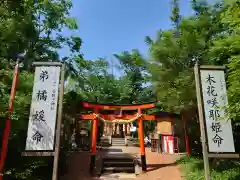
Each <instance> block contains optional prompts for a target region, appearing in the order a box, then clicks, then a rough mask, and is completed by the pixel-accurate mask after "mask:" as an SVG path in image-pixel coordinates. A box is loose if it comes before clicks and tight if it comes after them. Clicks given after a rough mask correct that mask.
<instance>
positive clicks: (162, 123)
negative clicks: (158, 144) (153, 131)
mask: <svg viewBox="0 0 240 180" xmlns="http://www.w3.org/2000/svg"><path fill="white" fill-rule="evenodd" d="M157 133H158V134H164V135H172V120H171V119H167V118H161V119H159V120H158V121H157Z"/></svg>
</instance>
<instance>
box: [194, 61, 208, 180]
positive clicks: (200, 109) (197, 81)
mask: <svg viewBox="0 0 240 180" xmlns="http://www.w3.org/2000/svg"><path fill="white" fill-rule="evenodd" d="M199 72H200V70H199V65H198V64H196V65H195V67H194V74H195V85H196V94H197V102H198V116H199V123H200V131H201V142H202V153H203V162H204V174H205V180H210V168H209V160H208V152H207V144H206V136H205V127H204V117H203V100H202V96H201V86H200V73H199Z"/></svg>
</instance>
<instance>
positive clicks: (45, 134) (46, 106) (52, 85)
mask: <svg viewBox="0 0 240 180" xmlns="http://www.w3.org/2000/svg"><path fill="white" fill-rule="evenodd" d="M59 75H60V67H59V66H37V67H36V68H35V77H34V85H33V93H32V103H31V110H30V116H29V123H28V133H27V140H26V148H25V150H26V151H53V150H54V139H55V126H56V112H57V102H58V89H59V88H58V87H59Z"/></svg>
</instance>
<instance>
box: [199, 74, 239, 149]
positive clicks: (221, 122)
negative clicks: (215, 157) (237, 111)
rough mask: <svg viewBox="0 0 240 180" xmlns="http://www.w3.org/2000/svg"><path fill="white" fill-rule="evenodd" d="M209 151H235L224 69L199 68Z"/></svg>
mask: <svg viewBox="0 0 240 180" xmlns="http://www.w3.org/2000/svg"><path fill="white" fill-rule="evenodd" d="M200 75H201V85H202V95H203V105H204V115H205V124H206V132H207V139H208V148H209V152H235V147H234V141H233V132H232V125H231V120H230V119H228V117H227V113H226V108H227V105H228V98H227V90H226V82H225V74H224V70H205V69H201V70H200Z"/></svg>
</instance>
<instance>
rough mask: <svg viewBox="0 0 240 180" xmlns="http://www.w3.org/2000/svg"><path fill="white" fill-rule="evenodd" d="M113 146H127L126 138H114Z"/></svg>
mask: <svg viewBox="0 0 240 180" xmlns="http://www.w3.org/2000/svg"><path fill="white" fill-rule="evenodd" d="M112 146H126V144H125V138H112Z"/></svg>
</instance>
